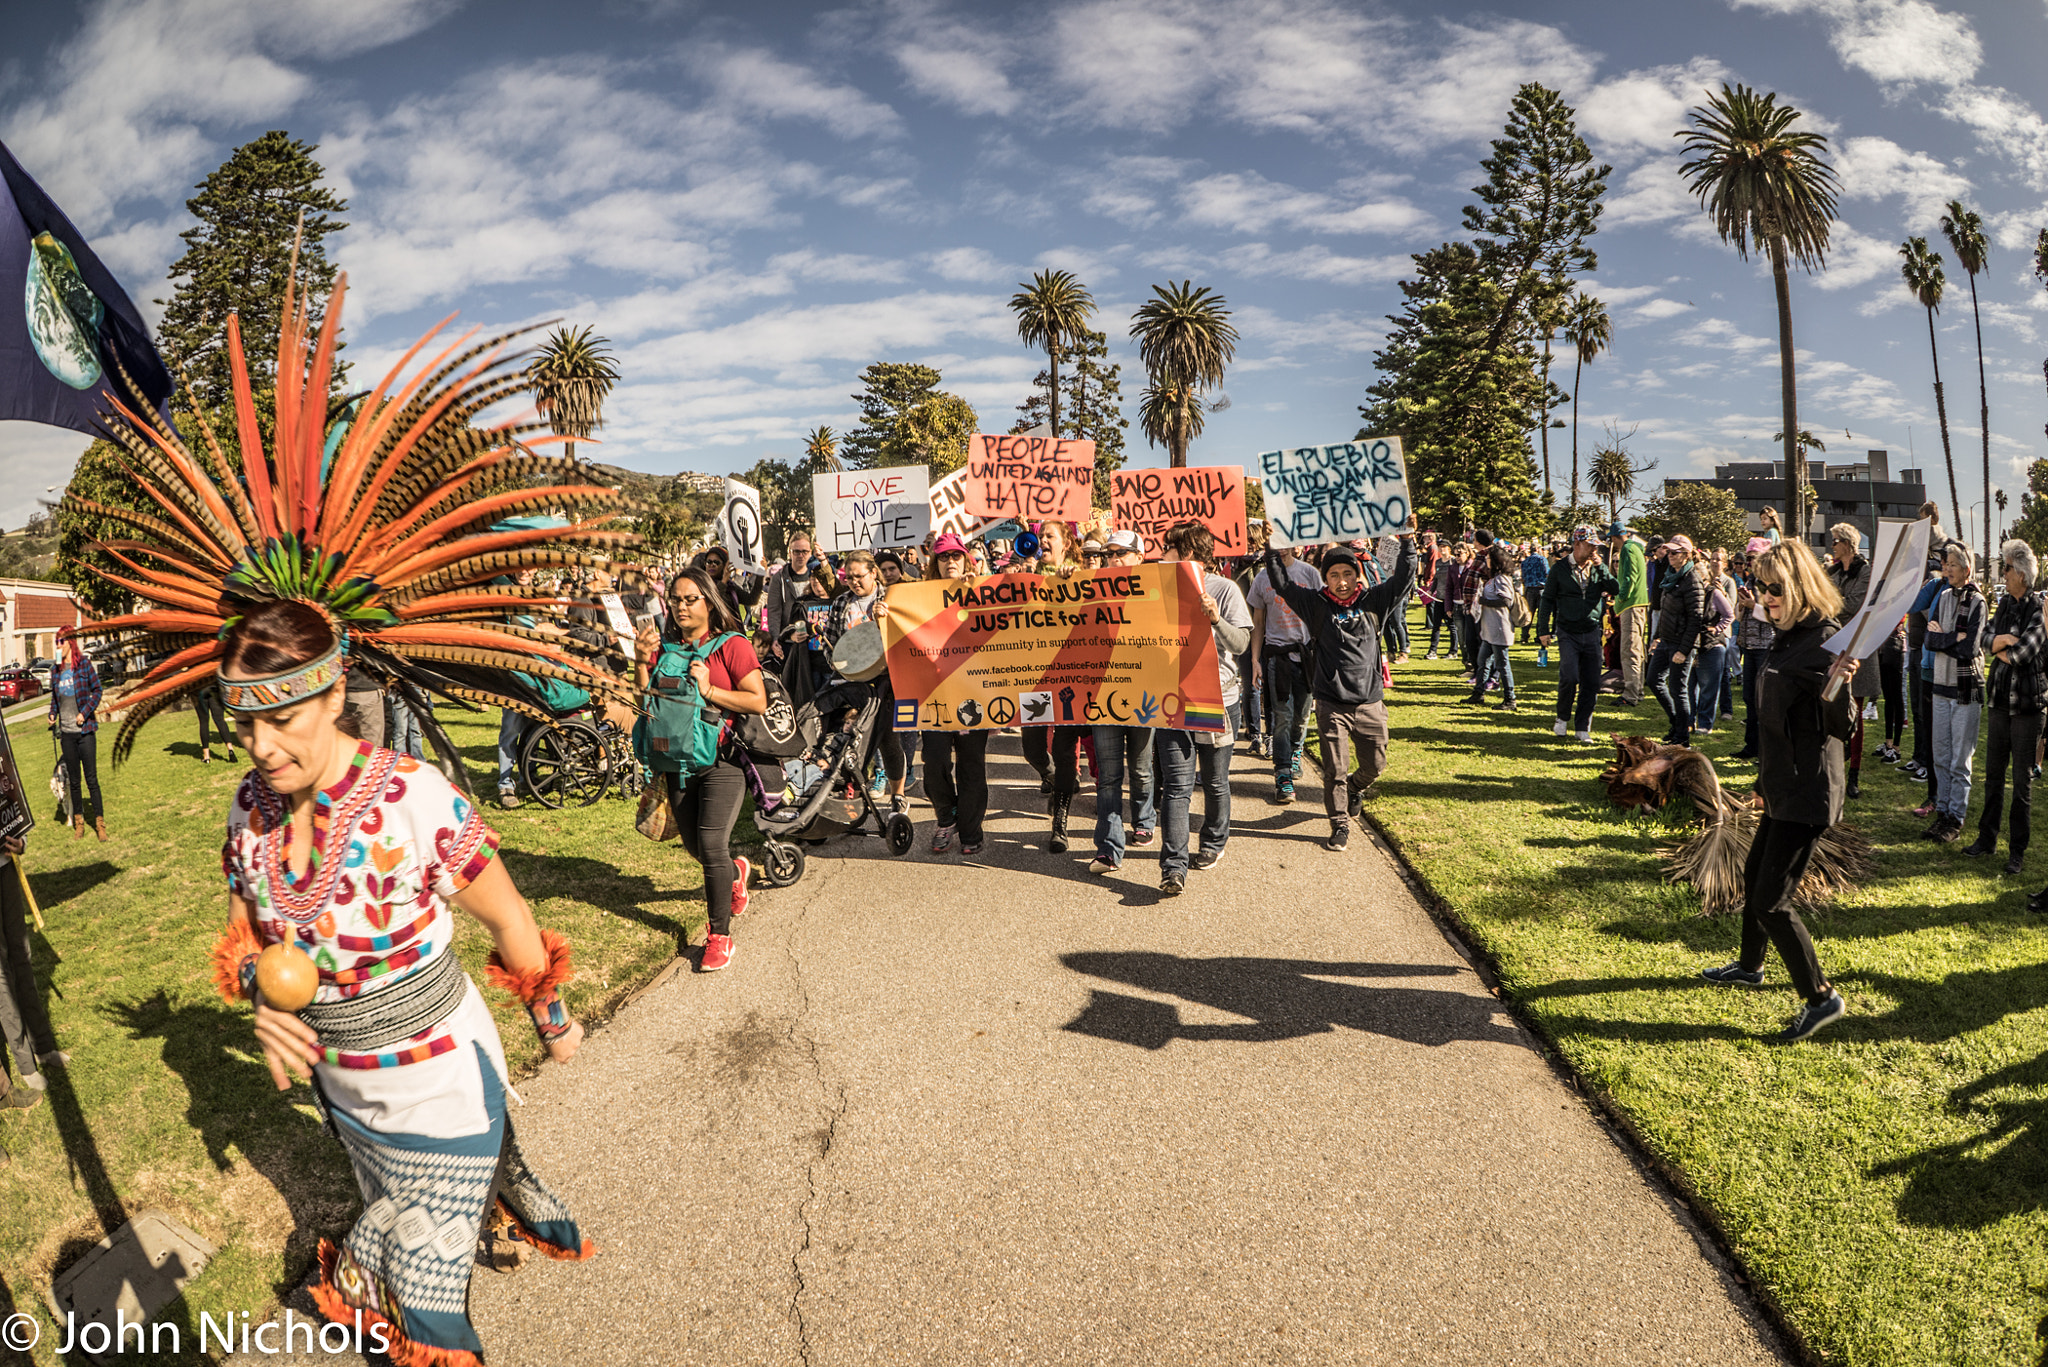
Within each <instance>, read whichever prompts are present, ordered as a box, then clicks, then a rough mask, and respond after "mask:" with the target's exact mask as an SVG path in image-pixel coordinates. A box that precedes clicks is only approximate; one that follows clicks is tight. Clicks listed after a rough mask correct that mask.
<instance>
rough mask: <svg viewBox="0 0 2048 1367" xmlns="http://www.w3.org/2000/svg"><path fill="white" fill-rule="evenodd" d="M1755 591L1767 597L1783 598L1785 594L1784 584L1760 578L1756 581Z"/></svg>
mask: <svg viewBox="0 0 2048 1367" xmlns="http://www.w3.org/2000/svg"><path fill="white" fill-rule="evenodd" d="M1756 591H1757V592H1758V593H1761V594H1763V595H1764V596H1765V597H1768V598H1783V597H1784V596H1785V586H1784V585H1783V584H1773V583H1770V582H1768V581H1767V580H1762V579H1759V580H1758V581H1757V585H1756Z"/></svg>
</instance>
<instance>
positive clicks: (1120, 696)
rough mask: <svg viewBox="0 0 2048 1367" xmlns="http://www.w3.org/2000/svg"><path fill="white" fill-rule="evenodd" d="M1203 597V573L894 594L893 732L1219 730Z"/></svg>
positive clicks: (1085, 576)
mask: <svg viewBox="0 0 2048 1367" xmlns="http://www.w3.org/2000/svg"><path fill="white" fill-rule="evenodd" d="M1201 594H1202V581H1201V579H1200V578H1199V577H1198V575H1197V574H1196V570H1195V566H1194V565H1192V564H1178V565H1138V566H1133V567H1131V568H1128V569H1109V570H1097V571H1093V572H1084V573H1080V574H1076V575H1073V576H1072V577H1070V578H1066V579H1060V578H1055V577H1050V576H1046V575H1038V574H992V575H984V576H981V577H978V578H971V579H926V580H915V581H911V582H906V583H902V584H897V585H896V586H894V587H893V588H891V589H890V590H889V605H888V611H887V614H886V615H885V616H884V618H883V621H882V640H883V643H884V645H885V646H886V647H887V650H888V660H889V680H890V685H891V687H892V688H893V689H894V691H895V695H896V714H895V717H894V723H895V727H896V729H897V730H899V731H916V730H924V731H975V730H984V731H985V730H990V729H1000V728H1002V727H1005V726H1045V725H1055V724H1056V725H1061V726H1085V725H1088V724H1090V723H1093V722H1102V723H1105V724H1112V725H1118V726H1150V727H1181V728H1185V729H1187V730H1190V731H1221V730H1222V729H1223V725H1224V711H1223V685H1222V682H1221V679H1220V677H1219V675H1218V672H1217V665H1216V638H1215V637H1214V636H1213V635H1212V634H1211V633H1210V629H1209V618H1208V616H1207V614H1205V613H1204V612H1203V611H1202V603H1201Z"/></svg>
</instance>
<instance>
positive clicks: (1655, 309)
mask: <svg viewBox="0 0 2048 1367" xmlns="http://www.w3.org/2000/svg"><path fill="white" fill-rule="evenodd" d="M1692 307H1693V306H1692V305H1691V304H1681V303H1680V302H1679V301H1678V300H1676V299H1652V300H1651V301H1650V302H1649V303H1647V304H1645V305H1643V306H1642V307H1641V308H1639V309H1637V310H1635V317H1637V318H1639V319H1641V320H1643V321H1645V322H1654V321H1655V320H1657V319H1659V318H1675V317H1677V316H1678V315H1679V314H1681V313H1687V312H1690V311H1691V309H1692Z"/></svg>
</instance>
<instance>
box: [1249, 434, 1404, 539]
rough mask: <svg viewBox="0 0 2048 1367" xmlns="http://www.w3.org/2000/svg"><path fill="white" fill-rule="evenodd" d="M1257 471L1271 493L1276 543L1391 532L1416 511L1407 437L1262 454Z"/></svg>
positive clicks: (1268, 506)
mask: <svg viewBox="0 0 2048 1367" xmlns="http://www.w3.org/2000/svg"><path fill="white" fill-rule="evenodd" d="M1253 468H1254V469H1256V470H1257V471H1258V474H1259V484H1260V486H1261V487H1262V488H1263V489H1264V490H1265V495H1266V517H1267V518H1268V519H1269V520H1270V521H1271V522H1272V524H1273V535H1272V544H1273V545H1274V546H1315V545H1320V544H1322V543H1324V542H1328V541H1351V540H1354V539H1356V538H1358V537H1366V536H1390V535H1392V534H1394V533H1395V532H1398V531H1400V530H1401V528H1403V527H1405V526H1406V525H1407V524H1408V516H1409V514H1410V513H1411V512H1413V511H1414V507H1413V505H1412V504H1411V503H1410V501H1409V498H1408V463H1407V462H1406V461H1405V460H1403V459H1402V457H1401V439H1400V438H1399V437H1366V438H1364V439H1363V440H1360V441H1340V442H1336V443H1334V444H1332V445H1329V446H1296V447H1290V448H1289V449H1287V450H1284V451H1262V452H1260V453H1259V455H1258V457H1257V458H1256V461H1255V463H1254V467H1253Z"/></svg>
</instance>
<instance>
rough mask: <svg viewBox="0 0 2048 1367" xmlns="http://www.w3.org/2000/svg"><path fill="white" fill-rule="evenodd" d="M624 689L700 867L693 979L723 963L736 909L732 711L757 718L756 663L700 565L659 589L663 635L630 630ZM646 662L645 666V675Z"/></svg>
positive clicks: (639, 735)
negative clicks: (636, 704) (704, 923)
mask: <svg viewBox="0 0 2048 1367" xmlns="http://www.w3.org/2000/svg"><path fill="white" fill-rule="evenodd" d="M636 644H637V645H638V646H639V649H638V651H637V652H636V654H637V656H638V663H637V664H636V665H635V666H634V681H635V682H636V683H637V684H638V686H639V688H640V690H641V691H642V692H643V693H645V694H647V695H648V709H649V712H650V718H649V719H648V720H646V721H643V722H642V723H641V725H640V726H639V727H636V728H635V737H636V739H642V740H644V741H645V742H646V744H647V748H648V752H649V753H648V755H647V758H648V762H649V764H650V766H651V767H652V768H653V769H654V770H655V771H656V773H657V775H658V776H661V777H665V778H666V780H667V781H668V782H669V783H670V784H671V785H672V786H671V787H670V789H669V801H670V803H671V805H672V807H673V809H674V811H675V818H676V826H677V828H678V829H679V830H681V832H682V836H683V847H684V848H685V849H687V850H689V852H690V855H691V857H692V858H694V859H695V860H696V861H697V862H698V863H699V864H702V865H703V866H704V903H705V908H706V910H707V911H708V913H709V915H710V921H711V924H710V934H709V935H708V936H707V937H706V939H705V941H704V957H703V958H702V959H701V960H700V961H699V962H698V965H697V968H698V971H699V972H703V973H715V972H717V971H718V970H719V969H721V968H724V967H725V966H726V965H727V964H729V963H731V962H732V918H733V917H735V916H737V915H739V914H740V913H741V912H743V911H745V910H746V907H747V875H748V874H749V873H751V872H752V868H751V866H750V865H749V864H748V862H747V861H746V860H745V859H734V858H733V857H732V827H733V822H734V821H735V820H737V819H738V818H739V814H740V806H741V804H742V803H743V802H744V801H745V800H746V796H747V785H746V778H745V775H744V773H743V772H742V770H741V769H740V767H739V766H738V765H736V764H734V763H733V762H732V761H731V760H729V759H727V758H725V755H724V751H723V748H722V746H721V744H720V742H721V741H723V740H724V739H727V738H728V734H729V732H730V730H731V723H730V722H729V721H728V720H727V717H729V716H730V715H731V714H733V713H744V712H755V713H758V712H764V711H766V710H767V708H768V688H767V685H766V684H764V683H763V682H762V681H761V659H760V657H759V656H758V655H756V654H755V653H754V647H753V645H752V643H750V642H749V641H748V640H747V638H746V636H745V634H744V633H743V632H742V631H741V624H740V621H739V619H738V617H737V616H735V615H734V613H733V610H732V605H731V604H730V603H728V602H727V601H726V596H725V594H724V593H723V592H722V591H721V590H720V588H719V586H718V585H717V584H716V583H714V582H713V581H712V578H711V576H710V574H709V573H708V572H706V571H705V570H704V569H703V568H702V567H692V568H690V569H687V570H684V571H683V572H682V573H681V574H678V575H676V576H675V578H673V579H671V580H670V581H669V586H668V629H667V630H666V631H665V632H664V631H659V630H657V629H656V628H655V627H654V626H652V625H651V624H650V625H648V626H645V627H642V628H641V629H640V635H639V637H638V639H637V642H636ZM650 664H651V667H650Z"/></svg>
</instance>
